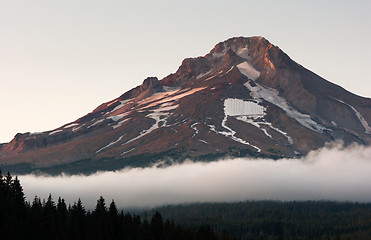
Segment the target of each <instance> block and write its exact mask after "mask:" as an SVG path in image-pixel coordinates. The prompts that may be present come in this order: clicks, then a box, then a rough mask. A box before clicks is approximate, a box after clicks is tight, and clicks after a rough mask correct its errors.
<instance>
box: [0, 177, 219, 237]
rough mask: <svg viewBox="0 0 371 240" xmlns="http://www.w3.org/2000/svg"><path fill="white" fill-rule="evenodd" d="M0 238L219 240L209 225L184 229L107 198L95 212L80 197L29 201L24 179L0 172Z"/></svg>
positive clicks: (157, 216) (156, 214) (101, 201)
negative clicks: (133, 211)
mask: <svg viewBox="0 0 371 240" xmlns="http://www.w3.org/2000/svg"><path fill="white" fill-rule="evenodd" d="M0 239H2V240H8V239H12V240H16V239H30V240H32V239H55V240H59V239H60V240H62V239H63V240H64V239H76V240H78V239H128V240H129V239H130V240H131V239H132V240H135V239H143V240H146V239H148V240H157V239H165V240H166V239H169V240H170V239H174V240H178V239H179V240H182V239H184V240H186V239H200V240H201V239H215V240H217V239H219V238H218V237H217V236H216V234H215V233H214V232H213V231H212V229H211V228H210V227H209V226H204V225H202V226H200V227H198V228H184V227H182V226H180V225H179V224H175V223H174V221H170V220H166V221H164V220H163V218H162V216H161V215H160V213H158V212H156V213H154V215H153V216H152V217H151V218H150V219H148V220H147V219H143V220H142V219H141V218H140V216H139V215H135V214H133V215H131V214H130V213H124V212H123V211H118V209H117V207H116V204H115V202H114V201H113V200H112V202H111V203H110V204H109V206H108V207H107V206H106V203H105V200H104V198H103V197H100V198H99V199H98V200H97V204H96V207H95V209H94V210H93V211H86V210H85V208H84V206H83V205H82V202H81V201H80V200H78V201H77V202H75V203H74V204H73V205H72V206H67V205H66V203H65V202H64V200H63V199H61V198H58V200H57V202H54V201H53V199H52V197H51V196H50V195H49V197H48V199H47V200H41V199H40V198H38V197H35V198H34V200H33V201H32V203H29V202H26V201H25V196H24V193H23V189H22V186H21V184H20V181H19V180H18V178H17V177H16V178H15V179H13V178H12V176H11V175H10V174H9V173H8V174H7V175H6V176H2V175H1V171H0Z"/></svg>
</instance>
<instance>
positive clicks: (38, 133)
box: [29, 132, 43, 136]
mask: <svg viewBox="0 0 371 240" xmlns="http://www.w3.org/2000/svg"><path fill="white" fill-rule="evenodd" d="M40 134H43V133H42V132H33V133H29V136H32V135H40Z"/></svg>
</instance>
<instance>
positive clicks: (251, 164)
mask: <svg viewBox="0 0 371 240" xmlns="http://www.w3.org/2000/svg"><path fill="white" fill-rule="evenodd" d="M19 178H20V180H21V184H22V185H23V188H24V192H25V194H26V196H27V199H28V200H30V201H32V199H33V198H34V196H35V195H37V196H39V197H41V198H47V196H48V195H49V193H51V194H52V197H53V198H54V199H55V200H56V199H57V198H58V196H61V197H63V198H64V199H65V200H66V201H67V202H68V203H71V204H72V203H73V202H75V201H77V199H78V198H81V200H82V202H83V204H84V205H85V206H87V207H88V208H92V207H94V206H95V204H96V200H97V199H98V197H99V196H100V195H102V196H103V197H104V198H105V199H106V201H107V202H110V201H111V199H114V200H115V202H116V204H117V206H118V207H120V208H128V207H154V206H159V205H165V204H176V203H190V202H230V201H244V200H266V199H269V200H339V201H361V202H371V148H370V147H368V148H366V147H363V146H357V145H354V146H351V147H348V148H343V147H341V146H340V145H337V146H332V147H326V148H323V149H320V150H318V151H312V152H310V153H309V154H308V155H307V156H306V157H303V158H301V159H281V160H277V161H274V160H267V159H250V158H239V159H225V160H220V161H217V162H210V163H193V162H190V161H189V162H186V163H183V164H180V165H173V166H171V167H166V168H156V167H152V168H144V169H142V168H133V169H124V170H121V171H116V172H101V173H97V174H94V175H90V176H76V175H75V176H66V175H62V176H57V177H48V176H34V175H24V176H19Z"/></svg>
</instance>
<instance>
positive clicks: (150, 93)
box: [0, 37, 371, 172]
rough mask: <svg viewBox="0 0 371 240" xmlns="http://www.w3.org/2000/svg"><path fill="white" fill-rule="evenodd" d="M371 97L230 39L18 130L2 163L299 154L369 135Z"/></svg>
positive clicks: (72, 167)
mask: <svg viewBox="0 0 371 240" xmlns="http://www.w3.org/2000/svg"><path fill="white" fill-rule="evenodd" d="M369 123H371V99H370V98H363V97H360V96H357V95H355V94H352V93H350V92H348V91H346V90H345V89H343V88H341V87H340V86H337V85H335V84H333V83H331V82H329V81H326V80H325V79H323V78H321V77H320V76H318V75H316V74H315V73H313V72H311V71H309V70H308V69H306V68H304V67H303V66H301V65H299V64H298V63H296V62H295V61H293V60H292V59H290V57H289V56H288V55H287V54H285V53H284V52H283V51H282V50H281V49H280V48H278V47H277V46H274V45H272V44H271V43H270V42H269V41H268V40H266V39H265V38H263V37H250V38H243V37H238V38H231V39H228V40H226V41H224V42H221V43H219V44H217V45H216V46H215V47H214V49H212V50H211V51H210V53H208V54H207V55H205V56H204V57H197V58H187V59H185V60H184V61H183V62H182V64H181V66H180V67H179V69H178V70H177V71H176V72H175V73H173V74H170V75H169V76H167V77H165V78H163V79H161V80H158V79H157V78H156V77H149V78H147V79H145V80H144V81H143V84H142V85H140V86H138V87H136V88H133V89H132V90H130V91H128V92H126V93H124V94H123V95H121V96H120V97H118V98H116V99H114V100H112V101H110V102H107V103H103V104H101V105H100V106H98V107H97V108H96V109H95V110H94V111H92V112H91V113H89V114H87V115H85V116H83V117H81V118H79V119H77V120H76V121H74V122H71V123H68V124H66V125H63V126H61V127H59V128H57V129H54V130H51V131H47V132H42V133H23V134H20V133H19V134H17V135H16V136H15V137H14V139H13V140H12V141H11V142H9V143H7V144H3V145H0V164H1V165H2V167H3V168H6V167H8V168H13V169H15V170H18V171H22V170H24V171H26V172H27V171H33V170H43V171H47V170H49V171H54V170H55V171H56V169H58V170H59V171H67V172H74V171H82V172H84V171H90V170H91V171H94V170H98V169H102V170H103V169H119V168H122V167H125V166H149V165H151V164H159V163H165V164H167V163H171V162H172V161H182V160H184V159H186V158H190V159H193V160H197V161H198V160H205V161H206V160H207V161H209V160H213V159H216V158H218V157H222V156H246V155H248V156H253V157H270V158H275V159H278V158H283V157H296V156H301V155H305V154H307V153H308V152H309V151H310V150H313V149H318V148H320V147H323V146H325V144H326V143H329V142H333V141H337V140H341V141H343V142H344V143H345V144H346V145H348V144H351V143H359V144H364V145H369V144H370V143H371V124H369Z"/></svg>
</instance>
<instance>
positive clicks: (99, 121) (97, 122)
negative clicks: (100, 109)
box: [88, 119, 105, 128]
mask: <svg viewBox="0 0 371 240" xmlns="http://www.w3.org/2000/svg"><path fill="white" fill-rule="evenodd" d="M104 120H105V119H100V120H98V121H96V122H94V123H93V124H91V125H89V126H88V128H91V127H94V126H95V125H97V124H99V123H101V122H103V121H104Z"/></svg>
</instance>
